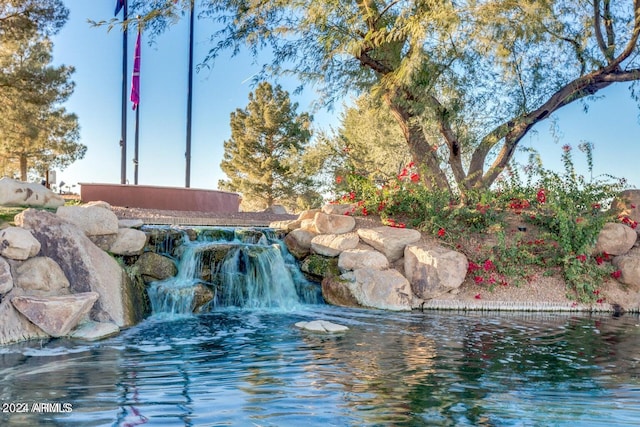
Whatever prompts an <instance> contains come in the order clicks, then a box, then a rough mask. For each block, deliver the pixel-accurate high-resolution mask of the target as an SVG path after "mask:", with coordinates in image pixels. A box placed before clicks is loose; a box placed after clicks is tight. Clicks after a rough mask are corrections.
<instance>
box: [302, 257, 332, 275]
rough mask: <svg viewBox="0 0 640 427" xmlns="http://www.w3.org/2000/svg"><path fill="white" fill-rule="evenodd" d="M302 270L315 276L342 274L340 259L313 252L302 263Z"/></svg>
mask: <svg viewBox="0 0 640 427" xmlns="http://www.w3.org/2000/svg"><path fill="white" fill-rule="evenodd" d="M300 270H302V272H304V273H306V274H308V275H310V276H312V277H313V278H318V277H332V276H338V275H340V270H338V260H337V259H336V258H330V257H325V256H323V255H318V254H311V255H309V256H308V257H306V258H305V259H304V260H303V261H302V263H301V264H300Z"/></svg>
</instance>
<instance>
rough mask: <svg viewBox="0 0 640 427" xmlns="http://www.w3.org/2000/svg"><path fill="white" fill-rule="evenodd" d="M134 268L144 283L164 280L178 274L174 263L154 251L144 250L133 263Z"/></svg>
mask: <svg viewBox="0 0 640 427" xmlns="http://www.w3.org/2000/svg"><path fill="white" fill-rule="evenodd" d="M135 269H136V271H137V273H138V274H140V275H141V276H142V279H143V280H144V281H145V283H149V282H154V281H156V280H165V279H168V278H169V277H174V276H175V275H176V274H178V267H176V263H175V262H174V261H173V260H172V259H171V258H168V257H166V256H163V255H160V254H157V253H155V252H145V253H143V254H142V255H140V257H139V258H138V260H137V261H136V263H135Z"/></svg>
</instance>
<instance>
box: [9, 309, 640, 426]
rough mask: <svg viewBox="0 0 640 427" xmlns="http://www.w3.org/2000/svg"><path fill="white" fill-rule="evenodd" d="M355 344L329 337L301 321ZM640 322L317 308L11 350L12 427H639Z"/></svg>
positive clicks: (152, 324) (161, 324)
mask: <svg viewBox="0 0 640 427" xmlns="http://www.w3.org/2000/svg"><path fill="white" fill-rule="evenodd" d="M315 318H324V319H327V320H330V321H334V322H336V323H341V324H345V325H347V326H348V327H349V328H350V330H349V331H347V332H345V333H341V334H335V335H321V334H315V333H310V332H305V331H301V330H298V329H297V328H295V327H293V324H295V323H296V322H297V321H300V320H312V319H315ZM639 323H640V322H639V320H638V317H637V316H622V317H618V318H616V317H607V316H593V317H592V316H573V317H572V316H567V315H554V314H485V315H480V314H456V313H425V314H421V313H386V312H376V311H366V310H344V309H336V308H334V307H313V308H312V309H309V310H301V311H298V312H294V313H282V312H273V311H258V312H255V311H254V312H250V311H244V310H228V311H223V312H216V313H211V314H207V315H202V316H198V317H184V318H181V319H177V320H174V321H160V320H153V319H151V320H148V321H146V322H144V323H143V324H141V325H139V326H137V327H136V328H132V329H130V330H128V331H126V332H125V333H123V334H122V335H121V336H119V337H115V338H112V339H109V340H106V341H103V342H100V343H94V344H84V343H78V342H73V341H68V340H52V341H42V342H31V343H26V344H25V343H23V344H20V345H15V346H11V347H6V348H3V349H2V350H0V378H1V379H0V395H1V398H2V402H43V401H44V402H70V403H72V404H73V412H71V413H54V414H33V413H27V414H8V413H2V414H0V415H1V417H2V418H0V424H1V425H29V426H37V425H65V426H66V425H78V426H94V425H95V426H103V425H104V426H133V425H159V424H164V425H172V426H181V425H183V426H192V425H193V426H195V425H252V424H254V425H278V426H282V425H285V426H286V425H299V424H302V423H304V424H306V425H340V426H343V425H385V426H386V425H446V426H449V425H491V426H502V425H566V426H569V425H571V426H573V425H589V426H590V425H598V424H602V425H604V424H605V423H606V424H608V425H634V423H635V422H636V420H637V419H638V417H639V416H640V403H639V402H640V365H639V363H640V339H639V338H640V326H638V324H639Z"/></svg>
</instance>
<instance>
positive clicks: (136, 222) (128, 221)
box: [118, 218, 144, 228]
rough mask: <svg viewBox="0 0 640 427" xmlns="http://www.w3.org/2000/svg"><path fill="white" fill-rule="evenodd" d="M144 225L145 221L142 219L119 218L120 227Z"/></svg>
mask: <svg viewBox="0 0 640 427" xmlns="http://www.w3.org/2000/svg"><path fill="white" fill-rule="evenodd" d="M143 225H144V221H143V220H141V219H127V218H123V219H119V220H118V227H120V228H140V227H142V226H143Z"/></svg>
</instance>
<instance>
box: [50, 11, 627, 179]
mask: <svg viewBox="0 0 640 427" xmlns="http://www.w3.org/2000/svg"><path fill="white" fill-rule="evenodd" d="M65 4H66V6H67V7H68V8H69V10H70V18H69V21H68V22H67V24H66V25H65V27H64V28H63V29H62V31H61V32H60V34H58V35H57V36H56V37H55V38H54V62H55V63H56V64H66V65H72V66H74V67H75V68H76V73H75V74H74V81H75V82H76V89H75V92H74V94H73V95H72V97H71V99H70V100H69V101H68V102H67V103H66V104H65V106H66V108H67V109H68V110H69V111H71V112H74V113H76V114H77V115H78V117H79V121H80V126H81V130H80V133H81V142H82V143H83V144H85V145H86V146H87V147H88V151H87V154H86V156H85V158H84V159H82V160H79V161H77V162H76V163H74V164H73V165H71V166H69V167H68V168H67V169H66V170H64V171H57V179H56V180H57V182H60V181H64V182H66V183H67V184H76V183H79V182H99V183H113V184H118V183H120V146H119V140H120V114H121V84H122V80H121V79H122V77H121V69H122V63H121V49H122V33H121V32H120V31H119V29H113V30H112V31H111V32H107V30H106V28H104V27H101V28H95V27H91V25H90V24H89V23H88V22H87V20H88V19H92V20H95V21H100V20H107V19H110V18H111V17H112V16H113V10H114V5H115V0H93V1H87V0H65ZM211 28H212V27H211V24H210V23H207V22H204V21H196V27H195V62H196V63H198V62H199V61H201V60H202V59H203V58H204V56H205V54H206V52H207V51H208V49H209V42H208V40H207V39H208V36H209V35H210V34H211V32H212V31H211ZM134 42H135V33H134V32H130V34H129V45H130V46H129V53H130V58H129V67H131V66H132V63H133V58H132V56H133V46H134ZM141 56H142V59H141V64H142V65H141V91H140V92H141V102H140V143H139V147H140V153H139V172H138V177H139V178H138V183H139V184H141V185H160V186H176V187H182V186H184V185H185V156H184V153H185V146H186V142H185V140H186V137H185V135H186V103H187V98H186V89H187V60H188V23H187V20H186V19H185V20H183V21H181V22H180V23H178V24H177V25H175V26H174V27H172V28H171V29H170V30H169V31H168V32H167V33H166V34H163V35H161V36H160V37H158V38H157V39H156V41H155V43H154V44H153V45H152V46H149V44H148V39H147V38H144V37H143V45H142V55H141ZM258 69H259V65H258V64H253V63H252V59H251V58H249V57H247V56H237V57H234V58H231V56H230V55H228V56H226V57H225V56H223V57H221V58H220V59H219V60H218V61H217V62H216V64H215V65H214V67H213V68H212V69H203V71H201V72H199V73H195V74H194V97H193V102H194V103H193V127H192V149H191V152H192V159H191V187H192V188H206V189H215V188H217V183H218V180H219V179H224V178H225V175H224V174H223V173H222V171H221V170H220V167H219V165H220V161H221V160H222V157H223V152H224V149H223V142H224V141H225V140H227V139H229V137H230V127H229V115H230V113H231V112H232V111H235V109H236V108H244V107H245V106H246V105H247V102H248V95H249V92H251V91H252V87H251V84H250V82H249V81H248V80H249V79H250V78H251V77H252V76H253V75H254V73H256V72H257V71H258ZM130 79H131V75H130V73H129V75H128V76H127V81H128V82H130ZM281 83H282V82H281ZM282 85H283V88H284V89H285V90H288V91H289V92H290V93H291V92H292V91H293V89H294V87H295V83H294V82H291V84H290V85H287V84H286V83H283V84H282ZM602 95H604V96H605V98H604V99H601V100H599V101H597V102H595V103H593V104H591V106H590V109H589V113H588V114H585V113H584V112H583V111H582V106H581V105H578V104H576V105H572V106H569V107H565V108H564V109H563V110H562V111H560V112H559V113H558V114H557V115H556V116H557V118H558V126H559V128H560V131H561V133H562V135H563V139H562V141H561V142H560V144H556V143H554V142H553V141H552V138H551V133H550V131H549V128H550V123H549V121H546V122H543V123H541V124H539V125H537V126H536V127H535V128H534V129H535V132H531V133H530V134H529V135H528V136H526V137H525V140H524V141H523V144H522V145H525V146H532V147H534V148H536V149H538V151H540V152H541V154H542V158H543V161H544V163H545V165H546V166H547V167H550V168H557V167H560V154H561V145H562V144H566V143H568V144H571V145H572V146H574V147H577V145H578V144H579V143H580V142H582V141H589V142H592V143H593V144H595V151H594V155H595V173H596V175H597V174H602V173H608V174H612V175H615V176H618V177H625V178H627V180H628V181H629V183H630V184H631V185H633V186H635V187H640V171H639V167H638V165H639V164H640V124H639V122H638V113H639V110H638V107H637V105H636V104H635V103H634V101H632V100H631V99H630V97H629V94H628V87H627V86H626V85H623V84H619V85H617V86H616V85H614V87H610V88H607V89H606V90H604V91H602ZM314 96H316V94H315V93H314V92H313V90H312V89H306V90H305V91H304V92H303V94H301V95H300V96H293V95H292V98H293V99H294V100H295V101H297V102H298V103H299V104H300V106H299V109H298V111H299V112H302V111H310V110H311V102H312V101H313V100H314ZM127 97H128V94H127ZM128 105H129V107H128V111H129V116H128V136H127V138H128V148H127V178H128V181H129V183H130V184H133V162H132V159H133V150H134V145H133V142H134V124H135V121H134V119H135V115H134V112H133V110H131V108H130V103H128ZM338 116H339V111H335V110H334V111H332V112H328V111H324V110H323V111H319V112H315V113H314V117H315V127H316V128H322V129H327V128H328V126H329V125H334V126H335V125H337V124H338V120H337V118H338ZM582 160H583V158H582V156H580V155H579V154H578V153H577V154H576V163H577V164H578V167H580V166H581V165H584V162H583V161H582ZM583 173H586V170H584V169H583ZM74 189H75V190H78V188H77V187H76V188H74Z"/></svg>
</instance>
